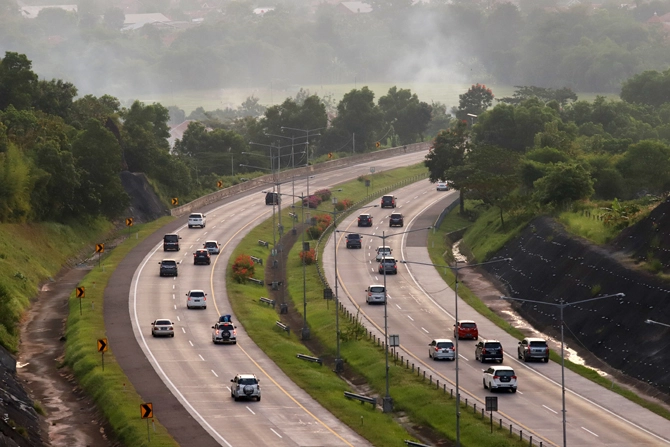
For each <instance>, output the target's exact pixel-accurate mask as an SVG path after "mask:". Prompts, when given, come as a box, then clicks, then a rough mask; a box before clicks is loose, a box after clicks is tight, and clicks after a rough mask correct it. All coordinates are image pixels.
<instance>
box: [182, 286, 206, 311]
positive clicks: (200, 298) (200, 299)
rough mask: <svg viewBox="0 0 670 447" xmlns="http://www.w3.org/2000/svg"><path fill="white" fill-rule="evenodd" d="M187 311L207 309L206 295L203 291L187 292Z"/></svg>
mask: <svg viewBox="0 0 670 447" xmlns="http://www.w3.org/2000/svg"><path fill="white" fill-rule="evenodd" d="M186 308H187V309H194V308H199V309H207V294H206V293H205V291H204V290H189V291H188V293H187V294H186Z"/></svg>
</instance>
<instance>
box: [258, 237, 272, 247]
mask: <svg viewBox="0 0 670 447" xmlns="http://www.w3.org/2000/svg"><path fill="white" fill-rule="evenodd" d="M258 245H261V246H263V247H269V246H270V243H269V242H268V241H264V240H261V239H259V240H258Z"/></svg>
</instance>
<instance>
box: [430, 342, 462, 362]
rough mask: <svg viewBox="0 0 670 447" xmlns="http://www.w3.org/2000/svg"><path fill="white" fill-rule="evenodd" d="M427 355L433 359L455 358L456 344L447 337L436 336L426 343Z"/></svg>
mask: <svg viewBox="0 0 670 447" xmlns="http://www.w3.org/2000/svg"><path fill="white" fill-rule="evenodd" d="M428 357H430V358H431V359H433V360H440V359H447V360H456V346H454V342H453V341H451V340H450V339H448V338H438V339H435V340H433V341H431V342H430V344H429V345H428Z"/></svg>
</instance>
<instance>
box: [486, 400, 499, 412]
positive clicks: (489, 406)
mask: <svg viewBox="0 0 670 447" xmlns="http://www.w3.org/2000/svg"><path fill="white" fill-rule="evenodd" d="M486 411H498V396H486Z"/></svg>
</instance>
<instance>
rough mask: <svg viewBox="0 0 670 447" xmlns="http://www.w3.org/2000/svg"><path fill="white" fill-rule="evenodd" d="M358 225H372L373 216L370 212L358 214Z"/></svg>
mask: <svg viewBox="0 0 670 447" xmlns="http://www.w3.org/2000/svg"><path fill="white" fill-rule="evenodd" d="M358 226H359V227H371V226H372V216H371V215H369V214H361V215H360V216H358Z"/></svg>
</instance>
